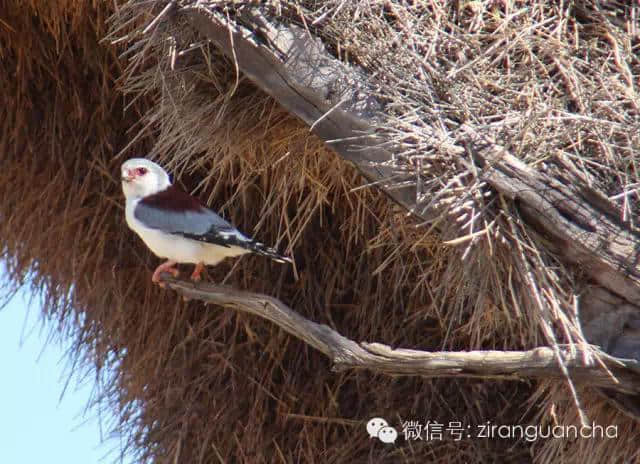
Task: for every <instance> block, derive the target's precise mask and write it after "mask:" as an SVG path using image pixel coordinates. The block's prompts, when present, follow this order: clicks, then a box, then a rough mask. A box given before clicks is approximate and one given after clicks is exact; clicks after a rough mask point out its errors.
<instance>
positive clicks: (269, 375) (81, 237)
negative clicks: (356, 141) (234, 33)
mask: <svg viewBox="0 0 640 464" xmlns="http://www.w3.org/2000/svg"><path fill="white" fill-rule="evenodd" d="M9 3H10V5H7V4H6V2H5V8H3V9H2V14H1V15H0V45H1V47H0V53H1V54H2V55H1V58H2V59H1V62H0V97H1V98H0V99H1V100H2V101H3V102H8V103H7V105H6V108H10V109H11V111H4V112H3V116H2V118H0V166H1V169H0V237H2V242H0V243H1V248H0V250H2V253H3V258H4V260H5V263H6V266H7V269H8V271H9V275H10V278H11V280H10V282H9V283H8V284H7V288H6V290H7V292H10V291H11V290H12V289H14V288H15V287H16V286H18V285H21V284H25V283H26V284H28V285H29V286H30V287H31V289H32V290H33V291H34V292H36V293H38V294H41V295H42V296H43V297H44V299H45V305H44V315H43V316H44V320H46V321H49V322H48V324H50V325H49V326H50V327H52V328H53V329H54V331H55V333H56V334H59V335H60V336H65V337H71V338H72V339H73V340H74V347H75V348H74V352H73V353H71V356H72V357H73V359H74V360H75V361H76V362H77V368H78V369H83V370H84V371H85V372H86V373H87V374H88V375H92V376H95V377H96V378H97V379H98V380H99V386H100V388H99V391H98V392H97V395H96V402H97V403H98V404H99V405H101V406H102V407H107V408H111V409H114V410H116V411H117V413H118V417H119V423H118V424H112V425H113V426H114V427H116V428H118V429H120V430H121V431H124V433H125V434H126V436H127V437H128V440H127V442H126V446H125V450H126V451H128V452H131V453H133V454H134V455H135V456H137V457H138V458H139V459H140V461H141V462H143V461H146V460H149V461H151V460H153V461H155V462H193V463H198V462H207V463H209V462H211V463H213V462H251V463H262V462H264V463H272V462H310V463H311V462H322V463H326V462H336V463H346V462H425V460H427V459H429V460H432V461H436V462H445V461H446V462H452V463H455V462H460V463H462V462H495V461H496V460H504V461H505V462H509V461H511V462H526V461H535V462H545V463H551V462H558V461H563V462H603V461H604V459H605V456H606V460H607V461H610V462H618V461H619V460H622V459H631V458H632V457H635V456H636V454H637V441H638V439H639V438H640V437H639V436H638V433H639V432H638V428H637V426H635V425H634V423H633V421H632V420H631V419H628V418H626V417H625V416H624V415H622V414H621V413H619V412H617V411H616V410H615V409H612V408H611V407H610V406H608V405H607V403H605V402H604V400H603V399H601V398H600V397H599V396H598V395H597V394H596V393H594V392H592V391H589V390H588V389H584V390H583V389H579V390H578V391H577V392H576V393H577V394H576V395H574V394H572V392H571V391H570V389H569V388H568V387H567V385H566V384H559V383H549V384H547V383H544V382H542V383H533V382H532V383H515V382H507V381H479V380H451V379H420V378H390V377H386V376H381V375H376V374H375V373H371V372H364V371H355V372H353V371H350V372H341V373H335V372H332V371H331V369H330V368H331V366H330V365H329V363H328V361H327V360H326V359H325V358H324V357H323V356H322V355H321V354H319V353H317V352H315V351H314V350H312V349H310V348H308V347H306V346H305V345H304V344H303V343H302V342H299V341H298V340H296V339H292V338H291V337H290V336H288V335H286V334H285V333H284V332H283V331H282V330H280V329H279V328H277V327H275V326H273V325H271V324H269V323H267V322H264V321H261V320H258V319H256V318H254V317H250V316H247V315H242V314H238V313H236V312H234V311H231V310H224V309H220V308H215V307H206V306H203V305H202V304H200V303H198V302H189V303H185V302H183V301H182V300H180V299H179V298H178V297H177V296H176V295H174V294H172V293H170V292H167V291H164V290H161V289H159V288H157V287H155V286H153V285H152V284H151V281H150V270H151V269H152V267H153V266H155V265H156V264H157V262H158V260H157V258H155V257H153V256H152V255H151V254H150V253H149V252H148V251H147V250H146V249H145V247H144V246H143V244H142V242H141V241H140V240H139V239H137V238H136V237H135V236H134V235H133V233H132V232H130V231H129V230H128V229H127V228H126V226H125V223H124V215H123V200H122V197H121V193H120V188H119V182H118V179H117V173H118V167H119V165H120V163H121V162H122V161H123V160H125V159H126V158H128V157H131V156H141V155H142V156H149V157H151V158H153V159H155V160H156V161H158V162H160V163H161V164H163V165H164V166H165V167H167V168H168V169H169V170H170V171H172V172H173V173H174V177H175V179H176V180H177V181H178V183H180V184H182V185H183V186H184V187H185V188H186V189H187V190H189V191H192V192H194V193H195V194H197V195H198V196H199V197H200V198H202V199H203V200H205V201H207V202H208V203H209V204H210V205H211V206H212V207H214V208H216V209H218V210H220V211H221V212H222V213H223V215H224V216H225V217H227V218H228V219H230V220H232V221H233V222H234V223H235V224H236V225H237V226H238V227H239V228H240V229H242V230H244V231H245V232H247V233H250V234H253V235H254V236H256V237H258V238H259V239H260V240H261V241H264V242H266V243H270V244H277V245H278V246H279V247H280V248H281V249H284V250H287V251H288V252H290V253H291V254H292V255H293V256H294V257H295V266H293V267H287V266H282V265H280V264H277V263H272V262H269V261H268V260H265V259H262V258H260V257H250V258H242V259H240V260H238V261H235V262H234V261H230V262H226V263H224V264H223V265H220V266H218V267H216V268H213V269H209V278H210V279H212V280H215V281H223V280H224V281H225V282H227V283H229V284H232V285H234V286H237V287H240V288H247V289H251V290H254V291H260V292H264V293H268V294H270V295H274V296H277V297H279V298H281V299H282V300H283V301H285V302H286V303H287V304H288V305H290V306H291V307H293V308H295V309H296V310H297V311H298V312H300V313H301V314H302V315H304V316H305V317H307V318H309V319H311V320H314V321H317V322H322V323H325V324H328V325H329V326H331V327H333V328H335V329H336V330H338V331H339V332H340V333H342V334H344V335H345V336H347V337H349V338H352V339H354V340H358V341H377V342H382V343H386V344H390V345H393V346H402V347H406V348H416V349H426V350H445V349H446V350H469V349H501V350H503V349H528V348H532V347H535V346H540V345H547V344H553V343H569V342H574V343H584V338H583V336H582V334H581V330H580V326H579V323H578V320H577V314H576V313H575V311H574V308H575V305H576V301H577V298H578V295H579V294H580V292H581V291H582V290H583V288H584V287H585V286H586V285H588V284H589V282H586V281H584V279H582V278H581V275H580V273H579V271H578V270H576V269H574V268H571V267H569V266H567V265H565V264H563V263H561V262H559V261H558V260H557V259H556V258H555V257H554V256H553V255H551V254H550V253H549V252H548V251H546V249H545V247H544V246H543V240H542V239H541V238H540V237H537V236H536V235H535V234H533V233H532V232H531V231H528V230H527V229H526V228H525V227H524V226H523V224H522V222H521V221H520V219H519V216H518V215H517V212H516V211H515V209H514V208H513V207H512V206H510V205H509V204H508V203H506V202H505V201H503V200H502V199H501V198H500V197H499V196H497V195H495V194H494V193H493V192H492V191H491V190H490V189H488V188H487V186H486V185H484V184H483V183H482V182H480V181H478V180H477V178H476V177H475V176H474V175H473V172H472V171H471V170H470V169H467V170H465V169H461V168H460V164H459V163H457V162H456V160H454V159H451V158H450V157H448V155H447V154H446V153H443V151H442V150H439V148H438V146H437V144H434V140H445V139H447V137H451V136H452V134H455V131H456V128H457V127H458V126H459V123H460V121H471V122H473V123H474V124H476V125H477V126H478V127H484V128H491V130H492V131H493V132H494V136H495V138H496V140H498V141H499V142H500V143H502V144H503V145H504V146H506V147H508V148H509V149H510V150H511V151H512V153H514V154H515V155H517V156H518V157H519V158H520V159H521V160H522V161H524V162H525V163H527V164H528V165H530V166H535V167H537V168H539V169H543V170H544V169H547V168H549V166H550V165H549V163H548V162H549V161H550V160H552V159H553V158H554V157H564V158H566V159H569V160H571V161H572V162H573V163H574V164H575V165H576V166H578V167H579V168H580V170H581V173H582V175H583V176H584V178H585V179H586V181H587V182H588V183H589V184H590V185H592V186H594V187H595V188H597V189H599V190H601V191H602V192H604V193H605V194H606V195H608V196H610V197H615V198H616V201H619V203H620V206H621V209H622V210H623V212H624V215H625V217H626V218H629V220H632V218H633V217H634V216H635V215H637V212H638V209H637V206H636V205H637V197H634V196H633V195H631V196H629V195H623V196H619V195H618V194H619V193H620V192H623V191H627V190H631V189H633V188H636V187H637V185H640V179H639V178H638V177H639V176H638V171H637V166H636V163H637V154H638V153H639V149H640V112H639V105H640V99H639V97H638V76H639V75H640V60H639V58H638V56H639V52H638V47H639V43H640V40H639V34H640V32H639V24H638V17H639V14H640V9H639V7H638V6H637V5H635V4H634V5H632V4H631V2H628V3H624V4H623V3H622V2H613V1H611V2H604V1H602V2H596V1H592V2H590V1H585V2H543V1H539V0H530V1H492V2H436V1H427V2H392V1H387V2H369V1H352V2H346V1H333V0H330V1H324V2H314V1H301V2H296V1H293V0H292V1H284V0H283V1H277V0H276V1H273V2H268V3H266V4H264V5H262V6H261V8H262V9H263V12H264V14H265V15H267V16H268V17H269V18H273V19H274V20H276V21H279V22H282V23H295V24H299V25H304V26H306V27H308V29H309V32H310V33H312V34H314V35H317V36H318V37H320V38H321V39H322V40H323V41H324V43H325V45H326V46H327V48H328V49H329V50H331V52H332V53H333V54H334V55H335V56H336V57H338V58H340V59H342V60H343V61H344V62H345V63H348V64H349V65H351V66H359V67H361V68H362V69H364V70H365V71H366V72H367V73H368V75H369V76H370V77H371V83H372V85H373V86H374V87H375V88H376V89H377V92H378V93H379V96H380V98H381V99H383V100H384V101H385V102H386V105H387V114H386V116H387V118H386V119H385V121H384V125H382V126H381V127H380V130H381V131H383V132H384V133H385V134H386V136H387V139H388V140H391V141H392V142H393V143H394V144H395V146H401V147H403V152H402V156H401V159H402V160H404V162H407V163H410V164H411V163H412V165H417V164H416V163H417V162H418V160H419V162H420V166H421V169H422V170H423V174H424V176H425V178H426V179H428V182H426V183H425V185H424V186H423V191H422V192H421V194H423V195H428V196H430V197H431V198H432V201H431V202H430V205H429V207H430V209H431V210H433V211H435V212H437V214H436V216H435V219H434V220H433V221H432V222H429V223H426V224H425V223H423V222H421V221H419V220H417V219H415V218H414V217H412V216H410V215H408V214H407V213H406V211H403V210H401V209H400V208H399V207H398V206H396V205H395V204H393V203H392V202H390V201H389V200H388V198H387V197H386V196H385V195H384V194H382V193H381V192H379V191H378V190H377V189H376V188H375V187H372V186H367V185H366V183H365V182H364V181H363V179H362V178H361V177H360V176H359V175H358V173H357V172H356V170H355V169H354V168H353V167H352V166H350V165H349V164H348V163H346V162H345V161H344V160H342V159H341V158H340V157H339V156H337V155H336V154H335V153H333V152H332V151H331V150H329V149H328V148H326V147H325V146H324V145H323V143H322V142H321V141H320V140H318V139H317V138H316V137H315V136H314V135H313V134H311V133H310V132H309V128H308V127H307V126H305V125H304V124H302V123H301V122H300V121H298V120H297V119H295V118H294V117H292V116H291V115H289V114H287V112H285V111H284V110H283V109H282V108H281V107H280V106H279V105H278V104H277V103H276V102H275V101H274V100H273V99H271V98H270V97H269V96H267V95H265V94H264V93H262V92H261V91H259V90H258V89H257V88H256V87H254V86H253V85H252V83H251V82H250V81H248V80H247V79H246V78H245V77H243V76H242V75H238V74H237V73H236V68H235V66H234V63H233V61H232V60H228V59H226V58H225V57H223V56H222V55H221V54H220V53H219V52H218V51H217V50H216V48H215V47H214V46H213V45H211V44H208V43H206V42H205V41H203V40H202V38H201V37H199V36H198V35H197V34H196V33H195V32H194V31H193V30H192V29H191V28H189V27H188V25H187V24H186V23H185V22H184V21H183V20H181V19H180V17H179V16H167V17H166V18H165V19H163V20H162V21H160V22H159V24H158V25H157V26H156V27H155V28H154V29H153V30H152V31H150V32H148V33H147V34H141V31H142V30H143V29H144V28H145V27H146V26H147V25H148V24H149V23H150V22H151V21H152V20H153V19H154V18H155V17H156V16H157V14H158V13H159V12H160V11H161V10H162V9H163V8H164V6H165V5H166V3H167V2H164V1H158V2H149V1H142V0H135V1H129V2H126V3H124V4H123V3H120V2H113V3H112V2H77V1H75V2H74V1H50V2H38V1H26V2H15V3H12V2H9ZM188 3H190V2H187V1H183V2H179V5H183V4H188ZM205 3H207V2H205ZM210 3H213V2H210ZM211 7H212V8H213V7H219V8H221V9H222V8H225V10H224V11H226V12H227V13H228V14H229V18H230V20H233V15H232V13H233V11H234V8H240V7H242V5H241V4H238V3H235V4H232V3H228V4H227V3H222V2H220V4H217V3H216V4H212V6H211ZM105 37H106V38H107V39H106V40H105ZM171 47H176V50H178V52H179V53H178V54H177V56H178V59H177V60H175V62H173V61H172V60H171V59H169V57H170V56H171V54H170V49H171ZM479 231H484V232H483V233H481V234H478V233H477V232H479ZM185 271H186V269H185ZM579 411H581V412H582V413H583V414H585V415H586V417H588V418H589V420H590V421H594V422H597V423H600V424H616V425H617V426H618V438H617V439H615V440H553V439H549V440H543V439H540V440H538V441H535V442H533V443H529V442H526V441H524V440H509V439H497V440H487V439H475V440H474V439H465V440H462V441H459V442H455V441H453V440H452V439H450V438H448V437H447V436H445V437H444V438H443V440H436V441H407V442H404V441H403V442H402V443H400V442H398V444H396V445H395V446H392V447H389V446H385V445H383V444H382V443H377V442H376V443H374V442H372V441H370V440H369V438H368V436H367V434H366V433H365V429H364V424H365V423H366V421H367V420H368V419H369V418H371V417H375V416H382V417H386V418H387V419H388V420H389V421H392V422H394V423H396V424H397V423H399V422H401V421H403V420H410V419H414V420H422V421H423V422H424V421H427V420H431V421H435V422H439V423H443V424H448V423H449V422H451V421H459V422H462V424H464V425H470V426H473V427H475V426H476V425H477V424H484V423H486V422H487V421H490V422H492V423H497V424H541V423H542V424H577V423H579V420H580V418H579Z"/></svg>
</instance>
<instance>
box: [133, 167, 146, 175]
mask: <svg viewBox="0 0 640 464" xmlns="http://www.w3.org/2000/svg"><path fill="white" fill-rule="evenodd" d="M146 173H147V169H146V168H137V169H136V174H137V175H139V176H144V175H145V174H146Z"/></svg>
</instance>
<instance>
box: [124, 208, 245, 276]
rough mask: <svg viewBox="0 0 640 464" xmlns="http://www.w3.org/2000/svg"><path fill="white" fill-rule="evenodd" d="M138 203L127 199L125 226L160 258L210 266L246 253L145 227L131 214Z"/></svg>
mask: <svg viewBox="0 0 640 464" xmlns="http://www.w3.org/2000/svg"><path fill="white" fill-rule="evenodd" d="M139 201H140V199H134V200H130V199H127V203H126V208H125V218H126V221H127V225H128V226H129V228H130V229H131V230H133V231H134V232H135V233H136V234H138V235H139V236H140V238H141V239H142V241H144V243H145V244H146V245H147V246H148V247H149V249H150V250H151V251H152V252H153V253H154V254H155V255H156V256H158V257H160V258H166V259H170V260H172V261H176V262H178V263H192V264H196V263H199V262H203V263H205V264H208V265H211V266H212V265H215V264H218V263H219V262H220V261H222V260H223V259H224V258H227V257H232V256H239V255H242V254H245V253H247V252H248V250H245V249H243V248H239V247H223V246H219V245H214V244H210V243H205V242H199V241H197V240H192V239H189V238H185V237H181V236H180V235H174V234H168V233H166V232H162V231H161V230H158V229H151V228H149V227H146V226H145V225H144V224H143V223H142V222H140V221H139V220H138V219H136V217H135V215H134V214H133V213H134V210H135V207H136V205H137V204H138V202H139Z"/></svg>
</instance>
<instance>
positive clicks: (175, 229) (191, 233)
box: [121, 158, 292, 285]
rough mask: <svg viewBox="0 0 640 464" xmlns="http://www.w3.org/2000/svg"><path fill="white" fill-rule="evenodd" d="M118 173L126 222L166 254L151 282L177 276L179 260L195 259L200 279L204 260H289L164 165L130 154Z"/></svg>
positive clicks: (157, 251)
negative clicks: (243, 257) (241, 228)
mask: <svg viewBox="0 0 640 464" xmlns="http://www.w3.org/2000/svg"><path fill="white" fill-rule="evenodd" d="M121 178H122V191H123V193H124V196H125V220H126V222H127V226H128V227H129V228H130V229H131V230H133V231H134V232H135V233H136V234H137V235H138V236H139V237H140V238H141V239H142V241H143V242H144V243H145V245H147V247H148V248H149V249H150V250H151V251H152V252H153V253H154V254H155V255H156V256H158V257H159V258H163V259H166V261H165V262H163V263H162V264H160V265H159V266H158V267H157V268H156V270H155V271H154V272H153V276H152V277H151V280H152V282H154V283H157V284H161V285H162V283H161V282H160V275H161V274H162V273H163V272H168V273H170V274H171V275H173V276H174V277H178V276H179V271H178V269H177V268H176V265H177V264H178V263H185V264H195V268H194V270H193V273H192V274H191V279H192V280H194V281H200V280H201V273H202V271H203V270H204V269H205V266H207V265H209V266H214V265H216V264H218V263H219V262H221V261H222V260H224V259H225V258H229V257H236V256H241V255H244V254H247V253H255V254H258V255H262V256H266V257H268V258H271V259H273V260H275V261H277V262H279V263H291V262H292V260H291V258H288V257H285V256H282V255H280V254H279V253H278V252H277V251H276V250H275V249H273V248H271V247H268V246H266V245H264V244H263V243H260V242H258V241H256V240H254V239H253V238H251V237H248V236H247V235H245V234H243V233H242V232H240V231H239V230H238V229H237V228H235V227H234V226H233V225H231V224H230V223H229V222H227V221H226V220H225V219H223V218H222V217H220V216H219V215H218V214H217V213H215V212H214V211H212V210H211V209H209V208H208V207H207V206H205V205H204V204H203V203H202V202H200V200H198V199H197V198H196V197H194V196H192V195H190V194H188V193H187V192H185V191H184V190H182V189H181V188H180V187H178V186H177V185H174V184H172V183H171V180H170V177H169V174H168V173H167V171H165V170H164V169H163V168H162V166H160V165H159V164H157V163H155V162H153V161H151V160H149V159H146V158H131V159H129V160H127V161H125V162H124V163H122V165H121Z"/></svg>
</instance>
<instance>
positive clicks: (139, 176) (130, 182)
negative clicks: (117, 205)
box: [120, 158, 171, 200]
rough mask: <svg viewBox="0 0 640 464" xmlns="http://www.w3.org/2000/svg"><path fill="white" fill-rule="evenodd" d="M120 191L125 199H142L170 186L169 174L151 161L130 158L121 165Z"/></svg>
mask: <svg viewBox="0 0 640 464" xmlns="http://www.w3.org/2000/svg"><path fill="white" fill-rule="evenodd" d="M120 172H121V176H122V191H123V192H124V196H125V198H127V199H132V200H133V199H137V198H143V197H146V196H147V195H153V194H154V193H158V192H161V191H162V190H164V189H166V188H167V187H169V186H170V185H171V181H170V180H169V174H167V172H166V171H165V170H164V169H162V167H161V166H160V165H158V164H156V163H154V162H153V161H150V160H148V159H144V158H131V159H130V160H127V161H125V162H124V163H122V167H121V168H120Z"/></svg>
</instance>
